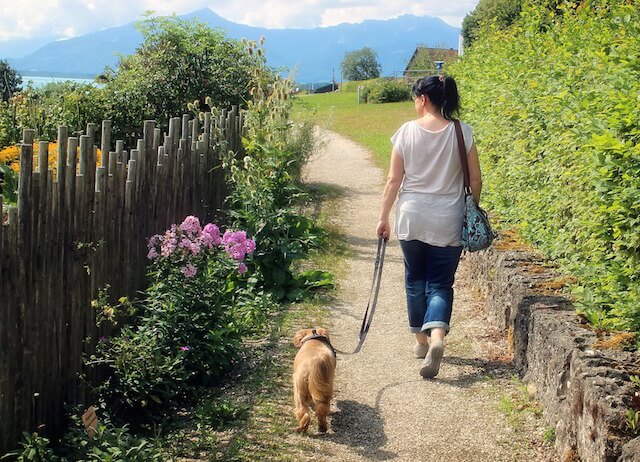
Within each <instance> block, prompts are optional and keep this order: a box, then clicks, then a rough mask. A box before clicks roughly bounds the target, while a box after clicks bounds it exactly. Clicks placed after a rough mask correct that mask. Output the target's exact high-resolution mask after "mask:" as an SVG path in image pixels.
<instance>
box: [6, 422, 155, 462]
mask: <svg viewBox="0 0 640 462" xmlns="http://www.w3.org/2000/svg"><path fill="white" fill-rule="evenodd" d="M71 421H72V422H71V423H72V425H71V429H70V430H69V431H68V432H67V433H65V435H64V438H63V440H62V442H61V444H59V445H58V447H56V448H55V450H54V448H52V447H51V446H50V442H49V440H48V439H47V438H45V437H43V436H40V435H38V433H33V434H29V433H27V432H24V433H23V438H22V442H21V443H20V446H21V449H20V450H18V451H13V452H10V453H8V454H5V455H4V456H3V457H0V460H4V459H8V460H15V461H18V462H27V461H33V462H89V461H100V462H156V461H157V462H160V461H162V460H164V459H163V458H161V456H160V453H159V451H158V450H157V449H156V448H154V447H153V446H152V445H151V444H150V443H149V441H147V440H145V439H142V438H137V437H134V436H133V435H131V434H130V433H129V429H128V426H127V425H124V426H122V427H117V426H115V425H114V424H112V423H111V421H110V419H109V418H108V417H107V416H105V415H100V416H99V419H98V422H97V425H96V428H95V434H93V436H91V437H90V436H89V435H88V433H87V430H86V429H85V427H84V424H83V423H82V419H80V418H79V417H78V416H77V415H72V416H71Z"/></svg>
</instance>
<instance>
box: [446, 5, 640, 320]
mask: <svg viewBox="0 0 640 462" xmlns="http://www.w3.org/2000/svg"><path fill="white" fill-rule="evenodd" d="M557 9H559V10H561V11H562V14H560V15H559V14H557V13H556V10H555V9H554V10H550V9H549V8H548V5H533V6H527V7H525V8H524V9H523V12H522V15H521V19H520V20H519V21H518V22H516V23H514V24H513V25H512V26H511V28H509V29H507V30H500V29H498V28H496V27H487V28H486V30H485V32H484V33H483V36H482V38H481V39H479V40H478V41H477V42H476V43H475V44H474V46H473V47H472V49H471V50H469V51H468V52H467V53H466V54H465V56H464V58H463V60H462V61H461V62H460V63H459V64H458V65H456V66H455V67H454V69H453V70H452V72H453V73H454V74H455V76H456V78H457V80H458V84H459V88H460V89H461V92H462V97H463V100H464V101H465V107H466V108H467V109H468V110H467V111H466V119H467V120H468V121H469V122H470V123H471V125H472V126H473V127H474V129H475V131H476V135H477V137H476V140H477V144H478V149H479V152H480V155H481V160H482V164H483V170H484V173H485V178H486V179H487V181H486V182H485V184H486V185H487V187H486V192H487V194H486V197H487V200H488V201H489V202H490V204H491V208H492V209H493V210H495V211H496V212H497V213H499V214H500V216H501V218H503V219H504V220H506V221H508V222H510V223H513V224H514V225H516V226H517V227H518V228H519V230H520V231H521V234H522V235H523V236H524V237H525V238H526V239H528V240H529V241H530V242H532V243H534V244H536V245H537V246H538V247H539V248H540V249H541V250H543V251H544V252H546V254H547V255H548V256H549V257H551V258H553V259H556V260H557V261H558V262H559V263H561V264H562V265H563V268H564V270H565V271H567V272H570V273H572V274H574V275H576V276H577V277H578V278H579V283H578V284H577V286H576V287H575V290H574V292H575V295H576V297H577V299H578V303H579V304H580V305H581V306H582V308H586V309H587V310H586V312H587V313H591V314H593V317H594V318H595V319H597V321H598V323H599V324H600V325H602V326H603V327H604V326H606V327H609V328H616V329H624V330H632V331H636V332H637V331H638V329H639V328H640V310H639V309H638V307H639V306H640V273H638V271H637V268H638V265H639V263H640V252H639V251H640V230H639V229H640V228H639V225H640V219H639V218H638V217H639V216H640V215H639V213H638V212H639V209H638V197H639V194H640V129H638V127H640V111H639V109H638V104H637V103H638V102H637V95H638V94H639V93H640V79H639V77H640V75H639V73H640V55H639V54H638V52H637V50H638V49H640V8H639V3H638V1H637V0H633V1H623V0H614V1H610V2H606V5H605V4H604V3H603V2H597V1H592V2H591V1H590V2H583V3H582V4H581V6H580V7H577V8H576V6H575V5H574V4H570V3H568V4H560V5H557Z"/></svg>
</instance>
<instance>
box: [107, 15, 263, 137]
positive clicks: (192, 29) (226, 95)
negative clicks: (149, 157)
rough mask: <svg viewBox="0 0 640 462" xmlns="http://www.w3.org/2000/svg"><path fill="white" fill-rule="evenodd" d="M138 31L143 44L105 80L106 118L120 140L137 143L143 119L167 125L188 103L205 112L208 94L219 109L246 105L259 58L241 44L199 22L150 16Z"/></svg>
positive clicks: (121, 59)
mask: <svg viewBox="0 0 640 462" xmlns="http://www.w3.org/2000/svg"><path fill="white" fill-rule="evenodd" d="M137 27H138V29H139V30H140V32H141V33H142V36H143V43H142V45H141V46H140V47H139V48H138V50H137V51H136V52H135V53H134V54H132V55H129V56H123V57H121V58H120V62H119V64H118V67H117V69H115V70H113V69H106V70H105V73H104V75H103V76H102V78H103V81H104V82H105V89H104V91H105V100H106V101H107V104H108V109H107V118H108V119H110V120H112V121H113V126H114V136H116V137H117V138H118V139H125V140H129V139H135V137H136V134H138V135H139V134H140V132H141V130H142V122H143V121H144V120H145V119H154V120H157V121H158V122H159V123H160V124H161V125H167V121H168V119H169V117H173V116H176V115H180V114H182V113H183V112H184V110H185V107H186V104H187V103H188V102H190V101H193V100H198V101H199V102H200V104H201V106H202V107H203V108H204V97H205V96H207V95H210V97H211V99H212V102H213V104H214V105H216V106H219V107H229V106H231V105H234V104H236V105H244V104H245V101H246V100H247V99H248V98H249V81H250V79H251V72H250V71H251V69H252V68H253V65H254V62H255V60H256V59H257V57H256V56H254V55H252V54H250V53H248V52H247V50H246V49H245V48H244V47H243V45H242V44H241V43H240V42H238V41H235V40H231V39H228V38H226V37H225V35H224V33H223V32H222V31H220V30H214V29H211V28H209V27H208V26H207V25H206V24H204V23H202V22H200V21H197V20H195V19H194V20H192V21H188V20H183V19H179V18H177V17H175V16H172V17H162V18H156V17H148V18H147V19H145V20H144V21H141V22H140V23H138V24H137Z"/></svg>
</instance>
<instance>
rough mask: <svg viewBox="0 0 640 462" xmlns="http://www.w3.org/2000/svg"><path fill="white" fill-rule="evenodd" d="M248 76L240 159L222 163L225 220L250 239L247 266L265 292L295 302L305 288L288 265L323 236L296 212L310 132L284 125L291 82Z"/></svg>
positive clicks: (259, 73) (310, 144)
mask: <svg viewBox="0 0 640 462" xmlns="http://www.w3.org/2000/svg"><path fill="white" fill-rule="evenodd" d="M254 75H255V78H254V80H253V83H252V88H251V93H252V95H253V99H252V100H251V101H250V102H249V103H248V109H247V112H246V118H245V121H246V122H245V123H246V130H245V132H246V135H245V138H244V139H243V147H244V151H245V152H244V157H243V158H237V157H236V155H234V154H233V153H230V154H229V155H228V156H227V157H226V158H225V166H226V167H227V171H228V177H227V179H228V182H229V190H230V191H229V196H228V198H227V204H226V205H227V208H228V216H229V218H230V220H231V223H232V225H233V226H234V227H238V228H243V229H246V230H247V232H249V233H250V234H251V235H252V236H254V237H255V239H256V242H257V247H256V251H255V253H254V256H253V262H254V264H255V267H256V269H257V271H258V272H259V275H260V279H261V281H262V284H263V287H264V288H265V290H268V291H270V292H272V293H274V295H275V296H276V298H277V299H285V298H286V299H289V300H295V299H298V298H299V297H301V296H302V294H303V292H304V290H303V287H304V286H305V284H306V283H305V281H303V280H300V279H297V278H296V277H295V276H294V275H293V272H292V265H293V263H294V262H295V261H296V260H299V259H301V258H303V257H304V256H305V255H306V254H307V252H308V251H309V250H311V249H312V248H314V247H316V246H318V245H319V243H320V242H321V238H322V235H323V234H322V231H321V229H320V228H319V227H318V226H316V224H315V223H314V222H313V221H312V220H310V219H309V218H307V217H306V216H304V214H302V213H301V211H300V204H301V203H302V201H304V200H305V198H306V194H305V193H304V191H303V189H302V188H301V186H300V171H301V168H302V166H303V165H304V163H305V161H306V160H307V158H308V156H309V155H310V154H311V152H312V150H313V147H314V138H313V134H312V128H313V127H312V125H311V124H310V123H303V124H301V125H298V126H294V125H293V124H292V123H291V121H290V119H289V116H290V111H291V98H290V96H289V95H290V94H291V89H292V88H293V84H292V82H291V80H289V79H280V78H279V77H278V76H275V77H271V76H270V75H269V74H268V73H265V72H264V71H263V70H260V69H258V70H256V72H255V73H254Z"/></svg>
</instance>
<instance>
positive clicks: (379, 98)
mask: <svg viewBox="0 0 640 462" xmlns="http://www.w3.org/2000/svg"><path fill="white" fill-rule="evenodd" d="M365 88H366V90H365V92H364V97H365V98H366V101H367V103H374V104H378V103H396V102H400V101H408V100H410V99H411V88H410V87H409V86H408V85H407V84H406V83H404V82H402V81H395V80H375V81H373V82H372V83H371V84H367V86H366V87H365Z"/></svg>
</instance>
